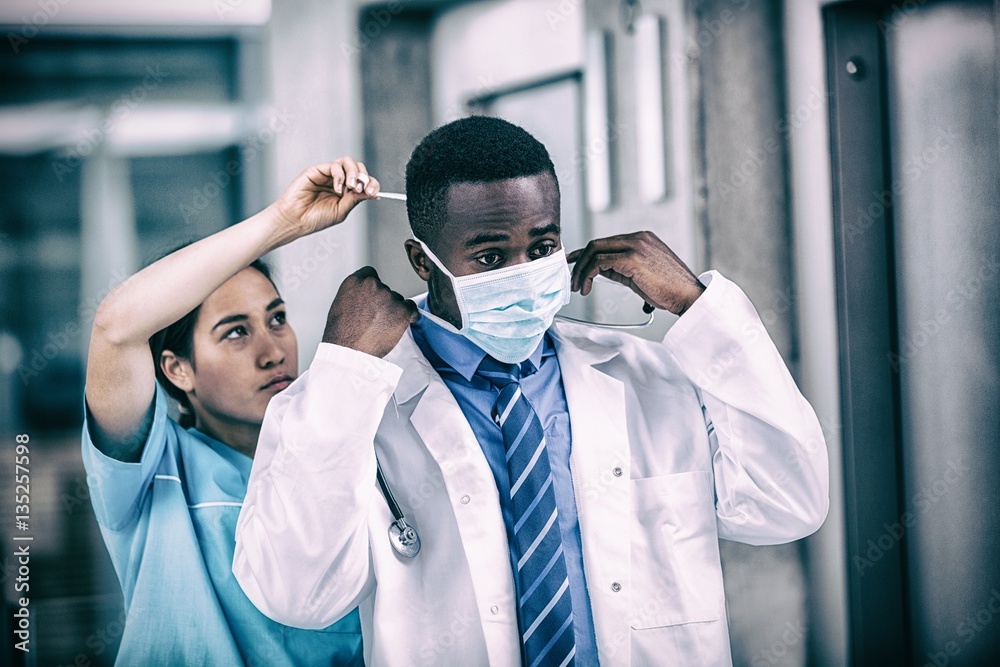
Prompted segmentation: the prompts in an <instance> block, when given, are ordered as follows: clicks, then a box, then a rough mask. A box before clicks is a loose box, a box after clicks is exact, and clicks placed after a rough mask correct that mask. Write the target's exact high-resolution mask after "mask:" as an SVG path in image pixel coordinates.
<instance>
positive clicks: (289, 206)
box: [273, 156, 379, 237]
mask: <svg viewBox="0 0 1000 667" xmlns="http://www.w3.org/2000/svg"><path fill="white" fill-rule="evenodd" d="M378 191H379V182H378V180H377V179H375V178H373V177H371V176H369V175H368V171H367V169H365V165H364V164H362V163H361V162H355V161H354V159H353V158H350V157H347V156H345V157H342V158H339V159H337V160H334V161H333V162H326V163H323V164H317V165H314V166H312V167H309V168H308V169H306V170H305V171H303V172H302V173H301V174H299V176H298V177H297V178H296V179H295V180H294V181H292V183H291V185H289V186H288V187H287V188H286V189H285V191H284V192H283V193H282V194H281V196H280V197H279V198H278V200H277V201H276V202H274V204H273V206H274V207H275V209H276V213H277V215H278V217H279V219H280V221H281V224H282V226H283V227H285V231H287V232H290V233H292V234H293V235H294V236H295V237H300V236H305V235H307V234H312V233H313V232H318V231H320V230H322V229H326V228H327V227H332V226H333V225H337V224H340V223H341V222H343V221H344V219H345V218H347V214H348V213H350V212H351V210H352V209H353V208H354V207H355V206H357V205H358V203H359V202H361V201H364V200H365V199H372V198H373V197H375V196H377V195H378Z"/></svg>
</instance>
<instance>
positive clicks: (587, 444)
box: [550, 325, 631, 665]
mask: <svg viewBox="0 0 1000 667" xmlns="http://www.w3.org/2000/svg"><path fill="white" fill-rule="evenodd" d="M560 329H561V327H558V325H557V327H555V328H553V329H551V330H550V331H551V332H552V334H553V338H554V339H555V343H556V354H557V357H558V359H559V367H560V370H561V372H562V378H563V387H564V389H565V391H566V403H567V405H568V407H569V415H570V429H571V431H570V435H571V438H572V450H571V453H570V468H571V470H572V473H573V483H574V486H575V492H576V500H577V510H578V513H579V520H580V535H581V541H582V543H583V556H584V573H585V576H586V577H587V588H588V591H589V593H590V601H591V608H592V610H593V614H594V630H595V634H596V637H597V648H598V653H599V657H600V661H601V664H602V665H619V664H620V665H627V664H629V647H630V630H631V628H630V623H629V618H630V613H629V607H630V604H629V600H630V594H631V593H630V591H631V589H630V580H629V579H630V569H631V568H630V542H629V522H630V516H631V514H630V503H629V490H630V483H629V441H628V430H627V426H626V419H625V390H624V386H623V384H622V382H621V381H620V380H617V379H616V378H613V377H611V376H610V375H608V374H607V373H605V372H604V371H602V370H600V369H599V368H596V366H598V365H600V364H602V363H604V362H607V361H611V360H612V359H613V358H614V357H615V356H617V354H618V350H617V349H613V348H610V347H605V346H603V345H601V344H599V343H596V342H594V341H593V340H590V339H587V340H584V339H575V338H574V336H573V335H572V330H571V329H569V328H566V329H562V330H560Z"/></svg>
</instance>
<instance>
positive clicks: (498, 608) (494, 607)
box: [490, 605, 500, 614]
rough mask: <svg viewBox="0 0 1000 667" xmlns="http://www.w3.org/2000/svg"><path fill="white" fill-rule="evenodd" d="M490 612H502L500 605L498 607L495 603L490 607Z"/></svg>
mask: <svg viewBox="0 0 1000 667" xmlns="http://www.w3.org/2000/svg"><path fill="white" fill-rule="evenodd" d="M490 612H491V613H494V614H499V613H500V607H498V606H496V605H493V606H492V607H490Z"/></svg>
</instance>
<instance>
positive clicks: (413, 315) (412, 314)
mask: <svg viewBox="0 0 1000 667" xmlns="http://www.w3.org/2000/svg"><path fill="white" fill-rule="evenodd" d="M404 305H405V306H406V312H407V314H408V315H409V321H410V324H413V323H414V322H416V321H417V320H419V319H420V311H419V310H418V309H417V304H415V303H413V301H411V300H410V299H407V300H406V303H405V304H404Z"/></svg>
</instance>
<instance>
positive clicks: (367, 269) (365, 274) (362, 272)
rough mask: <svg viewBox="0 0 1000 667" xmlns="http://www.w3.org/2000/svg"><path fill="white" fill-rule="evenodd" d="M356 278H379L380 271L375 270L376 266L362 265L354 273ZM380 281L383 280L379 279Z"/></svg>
mask: <svg viewBox="0 0 1000 667" xmlns="http://www.w3.org/2000/svg"><path fill="white" fill-rule="evenodd" d="M351 275H353V276H354V277H355V278H357V279H359V280H364V279H365V278H374V279H375V280H378V279H379V278H378V271H376V270H375V267H374V266H362V267H361V268H360V269H358V270H357V271H355V272H354V273H353V274H351ZM379 282H382V281H380V280H379Z"/></svg>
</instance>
